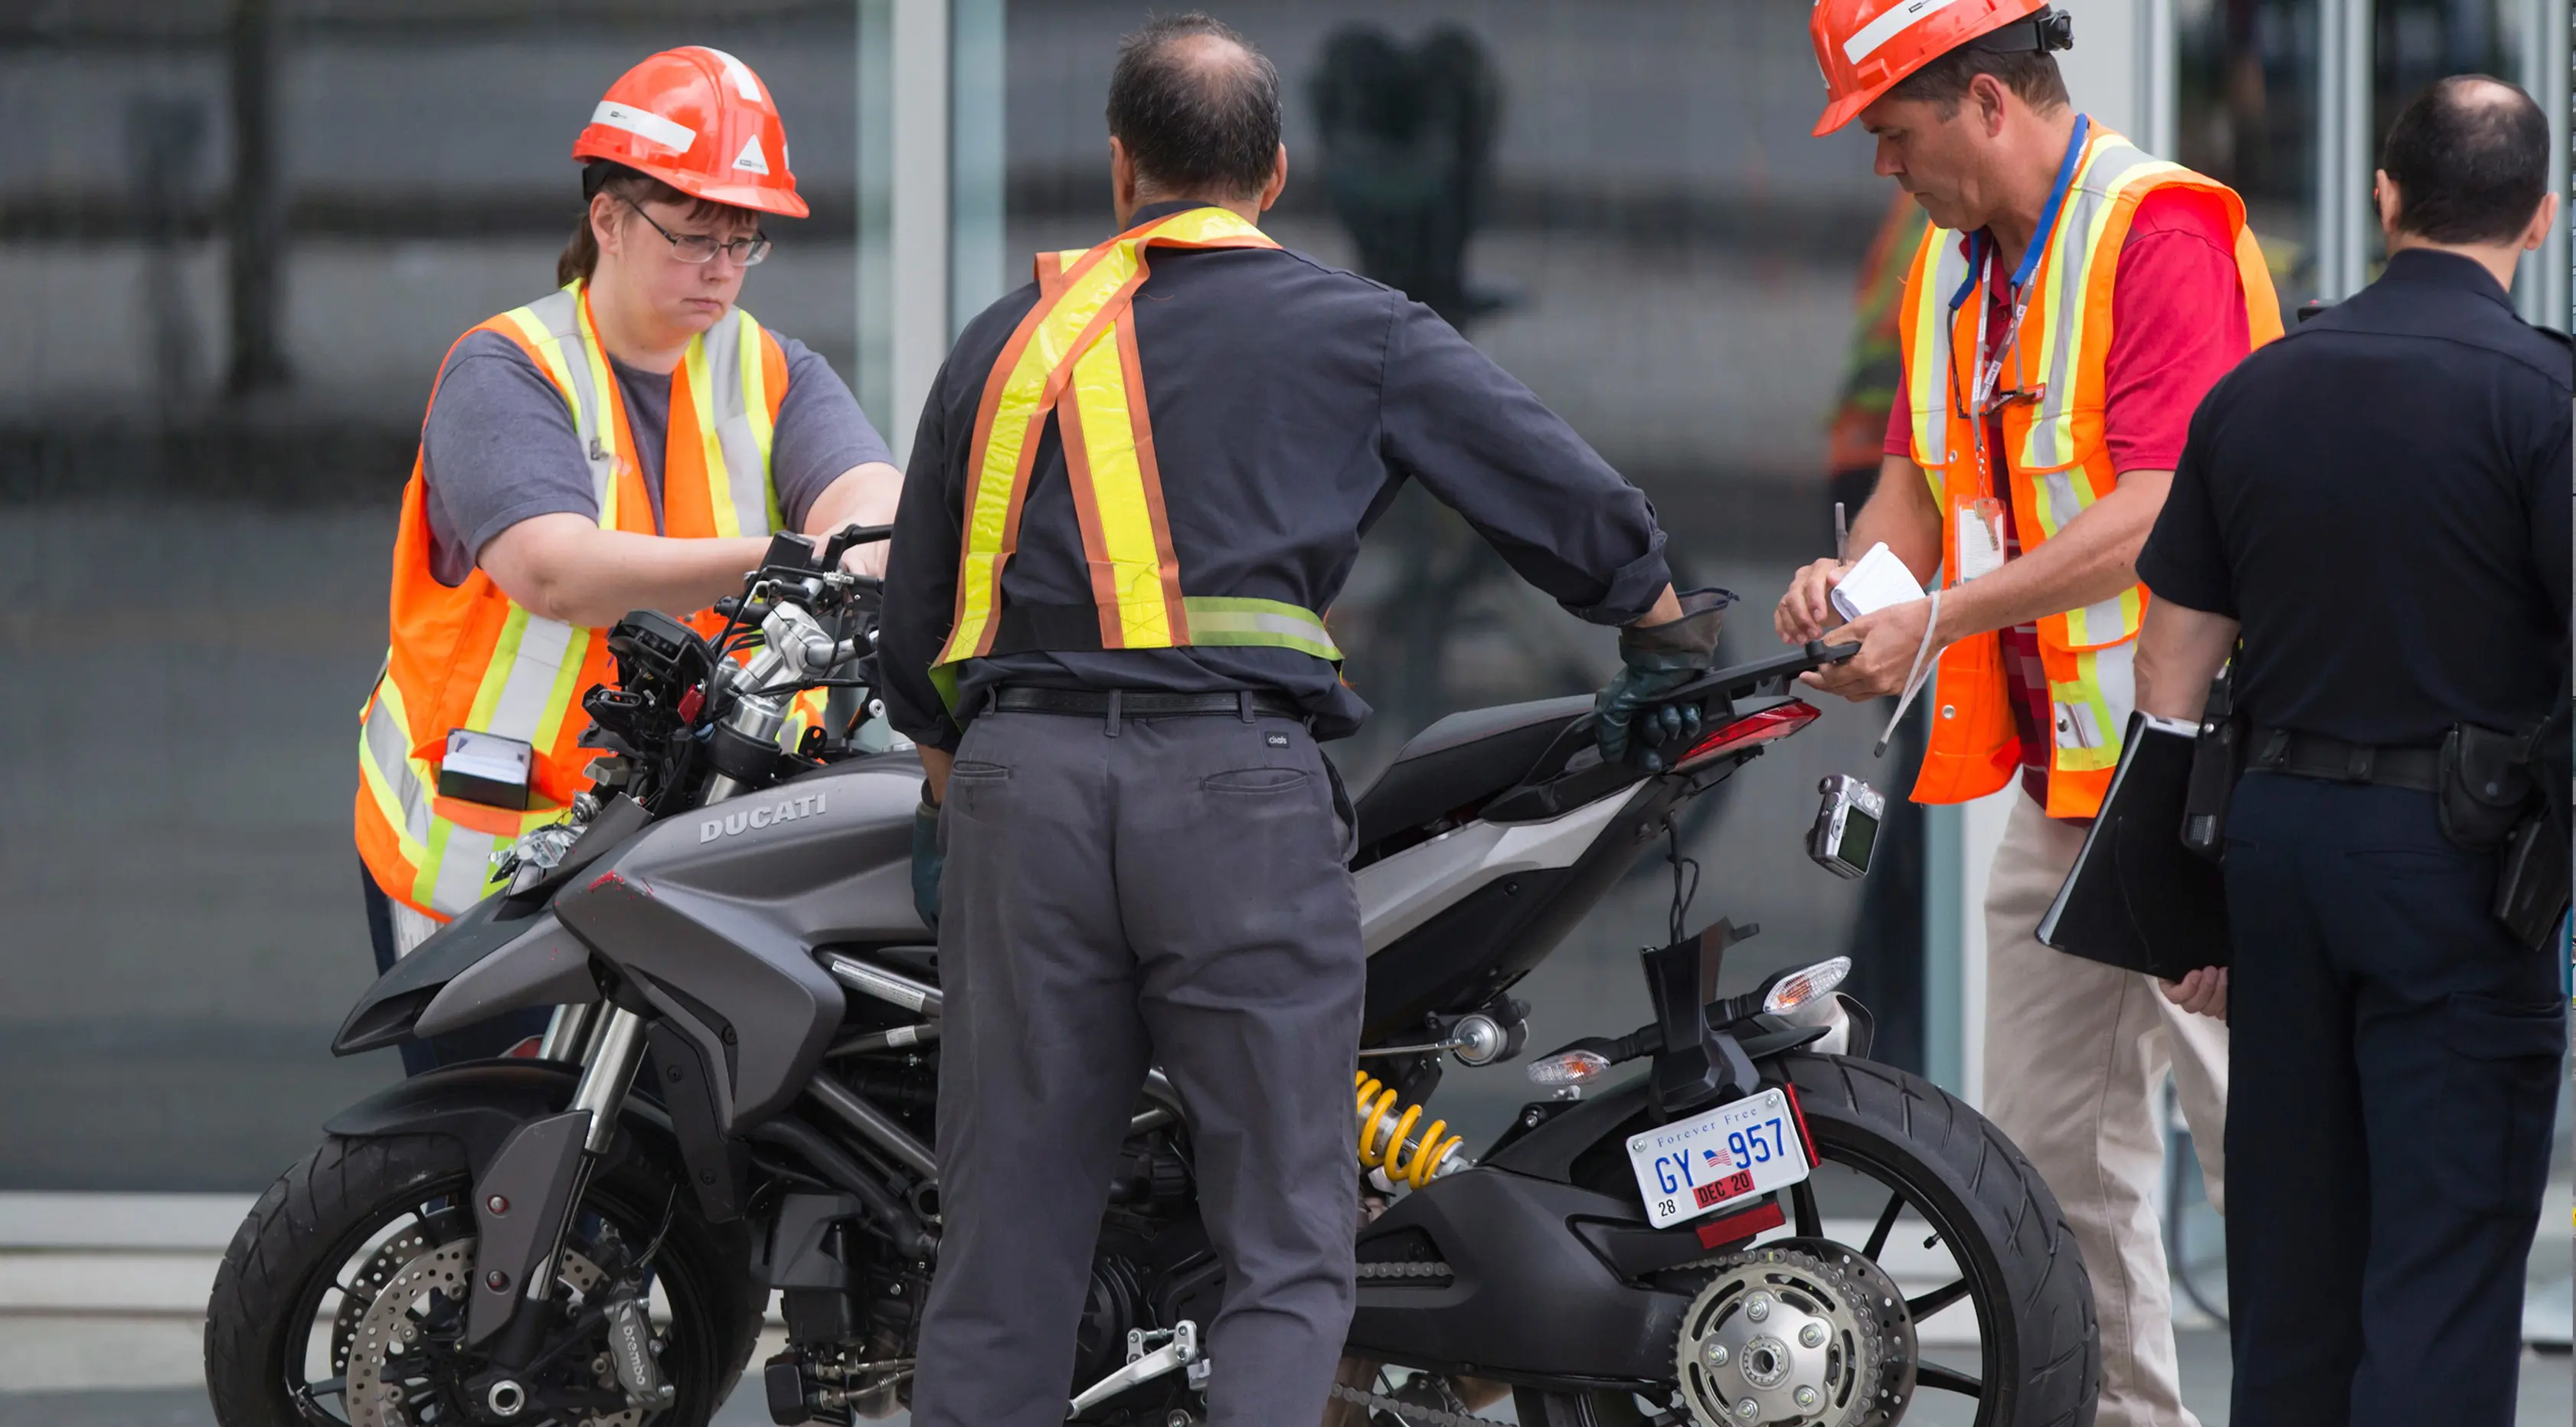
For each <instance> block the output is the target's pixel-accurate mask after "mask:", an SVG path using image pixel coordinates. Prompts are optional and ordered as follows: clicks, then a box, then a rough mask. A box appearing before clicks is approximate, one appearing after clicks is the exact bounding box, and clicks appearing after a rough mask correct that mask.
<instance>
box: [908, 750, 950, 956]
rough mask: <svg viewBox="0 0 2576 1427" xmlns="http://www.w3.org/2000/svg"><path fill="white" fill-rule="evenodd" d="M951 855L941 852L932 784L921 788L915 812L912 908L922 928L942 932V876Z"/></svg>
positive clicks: (936, 807)
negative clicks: (940, 886) (940, 914)
mask: <svg viewBox="0 0 2576 1427" xmlns="http://www.w3.org/2000/svg"><path fill="white" fill-rule="evenodd" d="M947 866H948V854H946V853H944V852H941V851H940V850H939V805H938V804H937V803H934V802H932V801H930V785H929V784H928V783H924V784H922V785H921V803H920V805H919V806H917V807H915V808H914V809H913V810H912V909H913V910H914V911H916V912H919V913H920V914H921V921H922V925H924V926H926V927H928V928H930V929H931V930H932V931H934V932H935V931H937V930H939V874H940V873H941V872H943V871H945V870H946V869H947Z"/></svg>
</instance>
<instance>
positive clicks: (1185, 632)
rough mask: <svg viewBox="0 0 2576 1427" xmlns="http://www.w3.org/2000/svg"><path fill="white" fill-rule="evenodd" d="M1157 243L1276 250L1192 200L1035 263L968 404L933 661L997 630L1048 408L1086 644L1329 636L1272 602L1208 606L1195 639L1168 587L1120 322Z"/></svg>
mask: <svg viewBox="0 0 2576 1427" xmlns="http://www.w3.org/2000/svg"><path fill="white" fill-rule="evenodd" d="M1157 246H1162V247H1184V248H1215V247H1265V248H1271V247H1277V246H1278V245H1277V244H1276V243H1274V242H1272V241H1271V240H1270V239H1269V238H1268V237H1266V236H1264V235H1263V234H1262V232H1261V231H1260V230H1259V229H1258V228H1255V227H1254V226H1253V225H1252V224H1250V223H1249V222H1247V221H1245V220H1244V219H1242V218H1240V217H1237V216H1236V215H1234V214H1232V213H1230V212H1227V211H1226V210H1224V209H1221V208H1195V209H1190V210H1188V211H1186V212H1182V213H1177V214H1174V215H1172V216H1171V217H1169V218H1165V219H1162V220H1160V221H1159V222H1156V223H1154V224H1152V225H1150V226H1148V227H1145V228H1140V229H1134V230H1131V231H1129V232H1126V233H1122V234H1120V235H1119V236H1118V237H1117V238H1115V239H1112V240H1111V241H1109V242H1107V243H1104V244H1101V245H1100V246H1099V247H1096V248H1093V249H1091V250H1089V251H1088V252H1085V253H1082V254H1080V255H1078V256H1076V255H1072V254H1063V253H1057V254H1044V255H1041V256H1040V257H1039V259H1038V284H1039V299H1038V302H1037V305H1036V306H1035V307H1033V308H1032V309H1031V310H1030V312H1029V314H1028V316H1027V317H1025V318H1023V319H1022V320H1021V323H1020V326H1019V328H1018V330H1016V331H1015V332H1013V333H1012V335H1011V340H1010V342H1009V343H1008V344H1006V345H1005V346H1004V347H1003V349H1002V353H1001V355H1000V357H999V358H998V359H997V360H996V361H995V362H994V364H993V370H992V372H991V374H990V376H988V377H987V379H986V381H985V385H984V394H983V400H982V402H981V403H980V405H979V407H978V410H977V412H976V423H975V444H974V446H973V447H972V450H971V456H970V461H969V470H968V477H967V479H968V489H967V498H966V520H965V526H966V530H965V538H964V540H963V542H962V548H961V549H960V552H959V560H958V581H957V617H956V622H955V624H954V626H953V627H952V629H951V631H950V634H949V639H948V643H947V645H946V647H945V648H944V649H943V650H942V651H941V653H940V657H939V660H938V662H939V663H940V664H942V665H945V664H952V663H955V662H957V661H959V660H962V659H968V658H973V657H976V656H979V655H983V654H989V653H991V652H993V649H994V644H995V640H996V638H997V637H999V636H1000V635H1001V632H1002V624H1003V620H1002V617H1001V614H1002V612H1001V580H1002V571H1003V569H1004V568H1005V567H1006V566H1007V565H1008V563H1009V561H1010V557H1011V554H1012V552H1013V550H1014V549H1015V548H1016V547H1017V545H1018V537H1019V519H1020V510H1021V507H1022V504H1023V502H1024V501H1025V500H1026V497H1027V491H1028V483H1029V479H1030V474H1031V469H1032V467H1033V465H1034V462H1035V459H1036V448H1037V445H1038V437H1039V434H1040V432H1041V431H1042V430H1043V429H1044V424H1045V421H1046V418H1047V416H1048V415H1049V414H1050V413H1053V414H1055V415H1056V417H1057V429H1058V434H1059V436H1060V438H1061V439H1062V442H1063V446H1064V453H1065V465H1066V471H1067V474H1068V476H1069V477H1070V480H1071V484H1072V487H1073V494H1074V505H1075V510H1076V513H1077V518H1078V519H1079V520H1080V522H1081V525H1082V544H1083V554H1084V558H1085V560H1086V561H1087V562H1088V563H1089V566H1090V574H1091V586H1092V598H1093V604H1094V606H1095V610H1094V622H1095V623H1096V625H1097V628H1098V636H1097V637H1098V640H1099V643H1098V646H1097V647H1099V648H1103V649H1160V648H1175V647H1182V646H1186V645H1190V644H1194V643H1210V642H1224V643H1233V644H1272V645H1276V646H1278V647H1281V648H1294V649H1302V650H1304V651H1306V652H1309V653H1311V652H1314V650H1315V649H1316V648H1318V647H1320V648H1330V647H1331V641H1330V640H1329V639H1327V638H1321V637H1319V636H1321V633H1322V621H1321V620H1320V619H1319V618H1317V617H1316V616H1314V615H1313V614H1312V613H1311V612H1308V611H1304V610H1297V609H1295V608H1294V607H1293V606H1286V605H1280V606H1276V607H1275V608H1271V609H1265V610H1262V611H1258V612H1255V613H1257V614H1258V615H1259V616H1260V617H1258V618H1240V617H1239V616H1243V615H1245V614H1246V613H1247V612H1246V611H1244V610H1241V609H1217V608H1213V607H1212V608H1211V613H1213V614H1215V615H1217V616H1219V621H1218V622H1219V624H1220V625H1222V626H1224V629H1223V633H1224V634H1225V635H1226V636H1227V637H1226V638H1224V639H1223V640H1221V641H1211V640H1206V639H1202V638H1200V637H1199V630H1198V627H1197V626H1198V608H1199V606H1198V602H1197V601H1194V600H1189V599H1185V598H1183V597H1182V594H1181V573H1180V561H1179V558H1178V555H1177V554H1176V553H1175V551H1174V548H1173V545H1172V536H1171V529H1170V524H1169V521H1168V519H1167V518H1166V515H1165V511H1164V504H1163V490H1162V477H1161V472H1160V470H1159V468H1158V467H1157V465H1156V463H1155V460H1154V442H1153V428H1152V423H1151V420H1150V418H1149V415H1148V412H1147V407H1146V401H1145V391H1144V383H1143V378H1142V375H1141V370H1142V367H1141V362H1140V361H1139V359H1138V356H1137V352H1136V339H1135V333H1134V330H1133V324H1132V322H1130V321H1128V320H1126V318H1127V313H1128V310H1129V305H1130V303H1131V301H1132V300H1133V297H1134V295H1135V292H1136V289H1137V288H1138V287H1139V286H1140V285H1142V284H1143V282H1144V281H1145V278H1146V276H1147V274H1148V264H1147V260H1146V250H1147V249H1148V248H1152V247H1157ZM1251 603H1255V604H1265V605H1266V604H1268V603H1269V602H1265V601H1254V602H1251ZM1281 611H1286V613H1285V614H1282V613H1281ZM1033 613H1034V612H1033ZM1017 623H1019V624H1021V625H1023V626H1024V627H1025V626H1031V625H1032V624H1033V622H1032V621H1028V620H1022V621H1018V622H1017ZM1286 626H1293V628H1289V627H1286ZM1049 637H1050V638H1051V639H1052V638H1060V637H1061V635H1060V633H1059V634H1054V635H1050V636H1049ZM1083 643H1084V645H1086V646H1087V645H1088V641H1087V640H1086V641H1084V642H1083ZM1057 647H1063V646H1057ZM1325 657H1329V656H1325Z"/></svg>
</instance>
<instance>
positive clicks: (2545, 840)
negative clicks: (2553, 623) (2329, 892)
mask: <svg viewBox="0 0 2576 1427" xmlns="http://www.w3.org/2000/svg"><path fill="white" fill-rule="evenodd" d="M2571 712H2576V709H2571V688H2570V684H2569V677H2568V673H2567V672H2565V667H2564V666H2562V672H2561V674H2560V676H2559V681H2558V698H2557V699H2556V701H2554V702H2553V703H2552V704H2551V705H2550V709H2549V712H2548V713H2547V714H2546V715H2544V716H2542V717H2541V719H2540V720H2539V721H2538V722H2536V723H2534V724H2533V725H2532V726H2531V727H2530V728H2528V729H2526V730H2524V731H2523V733H2522V736H2521V737H2519V738H2516V739H2513V740H2512V741H2511V747H2510V749H2509V750H2508V752H2509V754H2510V762H2511V766H2512V769H2513V771H2514V772H2515V773H2518V774H2520V775H2521V777H2522V779H2523V781H2524V782H2525V783H2526V784H2527V785H2528V786H2529V790H2530V791H2529V793H2528V795H2527V797H2526V800H2525V803H2524V806H2523V808H2522V810H2521V816H2520V817H2519V818H2518V819H2517V820H2516V821H2515V822H2514V824H2513V826H2512V829H2511V830H2510V831H2509V832H2507V833H2506V834H2505V836H2504V839H2503V842H2504V860H2503V864H2502V865H2501V866H2499V867H2498V868H2497V869H2496V895H2495V915H2496V920H2498V921H2501V922H2503V923H2504V924H2505V928H2506V930H2508V931H2510V932H2512V933H2513V937H2514V939H2515V940H2516V941H2519V942H2521V943H2522V944H2523V945H2524V946H2527V947H2530V948H2531V949H2532V950H2534V951H2543V950H2548V949H2549V948H2551V947H2552V946H2553V945H2554V944H2555V943H2556V941H2557V938H2558V925H2559V922H2560V920H2561V919H2563V918H2564V917H2565V916H2566V915H2567V904H2568V898H2569V893H2570V891H2571V885H2570V884H2571V881H2576V871H2571V867H2570V864H2569V860H2568V844H2569V822H2570V816H2571V813H2576V808H2571V806H2570V794H2571V791H2576V768H2571V767H2570V760H2571V757H2576V750H2571V749H2570V748H2569V746H2568V741H2567V720H2568V716H2569V714H2570V713H2571ZM2463 732H2468V733H2475V734H2478V735H2480V736H2481V739H2480V741H2482V742H2483V741H2485V740H2491V739H2493V738H2494V737H2495V735H2494V734H2492V733H2490V732H2488V731H2487V730H2485V729H2469V728H2467V727H2466V726H2465V725H2464V726H2463V727H2462V728H2458V729H2453V730H2452V737H2453V738H2454V739H2458V738H2459V736H2460V735H2461V734H2462V733H2463ZM2449 750H2450V743H2449V741H2445V743H2444V744H2443V751H2444V752H2445V753H2446V754H2447V753H2448V752H2449ZM2463 767H2464V768H2467V767H2468V765H2467V764H2465V763H2464V764H2463ZM2442 768H2443V775H2444V781H2443V791H2444V794H2445V796H2444V798H2443V809H2444V818H2445V822H2444V825H2443V831H2444V832H2446V833H2447V832H2448V831H2449V830H2450V827H2449V823H2448V817H2449V807H2450V799H2449V797H2448V793H2449V788H2450V782H2449V775H2450V768H2451V762H2450V759H2449V758H2447V757H2445V758H2444V759H2443V762H2442ZM2462 781H2463V783H2464V784H2465V783H2468V782H2472V781H2474V780H2473V778H2471V777H2469V776H2464V777H2463V779H2462ZM2477 791H2480V792H2483V791H2485V785H2484V784H2479V785H2478V788H2477ZM2498 791H2499V792H2502V791H2504V789H2502V788H2499V789H2498Z"/></svg>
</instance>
